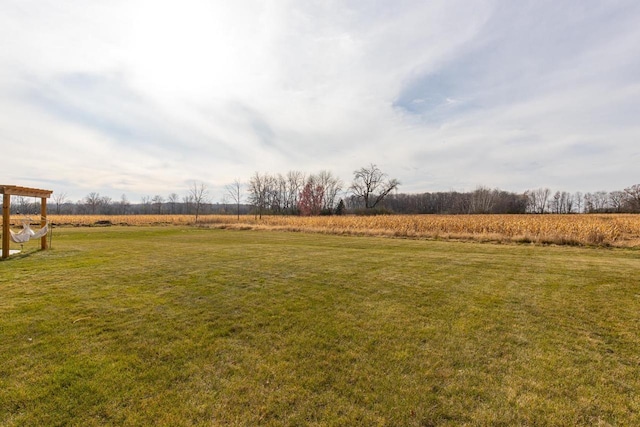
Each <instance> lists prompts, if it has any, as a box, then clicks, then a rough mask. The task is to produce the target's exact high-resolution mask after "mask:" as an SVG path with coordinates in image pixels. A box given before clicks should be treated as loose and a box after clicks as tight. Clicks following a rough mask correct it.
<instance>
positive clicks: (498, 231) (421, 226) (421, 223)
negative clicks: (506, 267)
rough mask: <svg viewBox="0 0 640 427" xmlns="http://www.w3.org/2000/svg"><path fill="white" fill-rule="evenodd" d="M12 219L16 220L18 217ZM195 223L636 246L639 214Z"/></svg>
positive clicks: (152, 221) (170, 219) (72, 220)
mask: <svg viewBox="0 0 640 427" xmlns="http://www.w3.org/2000/svg"><path fill="white" fill-rule="evenodd" d="M49 219H50V220H51V221H52V222H53V224H54V226H95V225H130V226H146V225H193V224H194V220H195V218H194V216H193V215H121V216H117V215H113V216H99V215H50V216H49ZM12 222H13V223H15V224H18V223H19V218H18V217H15V218H14V217H12ZM198 225H201V226H207V227H216V228H242V229H279V230H288V231H305V232H317V233H331V234H353V235H376V236H393V237H405V238H432V239H433V238H435V239H461V240H476V241H492V242H520V243H529V242H531V243H541V244H566V245H610V246H624V247H634V246H640V215H633V214H602V215H379V216H319V217H299V216H263V217H262V218H261V219H259V218H255V217H254V216H251V215H245V216H241V217H240V219H237V217H235V216H232V215H203V216H200V217H199V219H198Z"/></svg>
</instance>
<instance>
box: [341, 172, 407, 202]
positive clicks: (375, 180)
mask: <svg viewBox="0 0 640 427" xmlns="http://www.w3.org/2000/svg"><path fill="white" fill-rule="evenodd" d="M399 185H400V182H399V181H398V180H397V179H395V178H394V179H389V178H387V174H386V173H384V172H382V171H381V170H380V169H379V168H378V167H377V166H376V165H374V164H373V163H372V164H370V165H369V166H368V167H362V168H360V169H358V170H356V171H354V172H353V182H352V184H351V187H350V190H351V192H352V193H353V195H354V196H355V197H356V198H357V199H359V200H362V201H364V207H365V208H366V209H372V208H375V207H376V206H377V205H378V203H380V202H381V201H382V200H384V198H385V197H386V196H387V194H389V193H390V192H391V191H393V190H394V189H396V188H398V186H399Z"/></svg>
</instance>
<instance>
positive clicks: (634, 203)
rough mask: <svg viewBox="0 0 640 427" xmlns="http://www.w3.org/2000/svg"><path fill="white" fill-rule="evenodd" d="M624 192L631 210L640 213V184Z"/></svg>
mask: <svg viewBox="0 0 640 427" xmlns="http://www.w3.org/2000/svg"><path fill="white" fill-rule="evenodd" d="M624 192H625V193H627V201H628V203H629V205H630V208H631V210H632V211H633V212H640V184H635V185H632V186H631V187H629V188H625V189H624Z"/></svg>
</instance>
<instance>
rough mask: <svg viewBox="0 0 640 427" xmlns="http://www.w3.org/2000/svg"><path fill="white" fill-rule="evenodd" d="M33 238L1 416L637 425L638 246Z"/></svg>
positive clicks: (4, 285)
mask: <svg viewBox="0 0 640 427" xmlns="http://www.w3.org/2000/svg"><path fill="white" fill-rule="evenodd" d="M527 218H528V217H527ZM532 218H533V217H532ZM587 218H595V217H587ZM383 219H384V218H382V219H380V220H383ZM36 247H37V242H30V243H28V244H27V245H26V246H25V252H24V253H23V254H21V255H18V256H14V257H11V258H9V259H8V260H5V261H1V262H0V360H1V361H2V363H0V425H2V426H22V425H29V426H31V425H33V426H40V425H43V426H44V425H74V426H105V425H107V426H110V425H112V426H120V425H158V426H161V425H162V426H164V425H167V426H169V425H170V426H298V425H312V426H313V425H316V426H325V425H335V426H338V425H365V426H373V425H379V426H435V425H438V426H440V425H444V426H460V425H469V426H475V425H477V426H484V425H504V426H512V425H540V426H542V425H549V426H551V425H552V426H575V425H578V426H598V425H602V426H606V425H620V426H627V425H628V426H632V425H640V394H639V393H638V390H640V333H639V332H638V331H640V279H639V278H638V271H640V253H639V252H638V251H637V250H632V249H620V248H613V249H612V248H583V247H567V246H565V247H557V246H535V245H495V244H479V243H474V242H451V241H450V242H442V241H433V240H418V239H416V240H410V239H389V238H380V237H354V236H336V235H329V234H320V233H315V234H311V233H282V232H272V231H254V230H244V231H240V230H221V229H207V228H197V227H188V226H173V227H167V226H147V227H124V226H112V227H59V228H57V229H56V230H55V232H54V235H53V240H52V249H51V250H48V251H36V250H35V248H36Z"/></svg>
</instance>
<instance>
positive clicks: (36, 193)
mask: <svg viewBox="0 0 640 427" xmlns="http://www.w3.org/2000/svg"><path fill="white" fill-rule="evenodd" d="M51 193H53V191H52V190H40V189H39V188H28V187H19V186H17V185H0V194H2V258H3V259H4V258H7V257H9V245H10V244H11V241H10V240H9V238H10V232H9V220H10V212H11V211H10V209H11V196H24V197H40V200H41V202H40V226H42V227H44V226H45V225H47V199H48V198H49V197H51ZM40 248H41V249H47V248H48V245H47V236H42V237H41V238H40Z"/></svg>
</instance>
